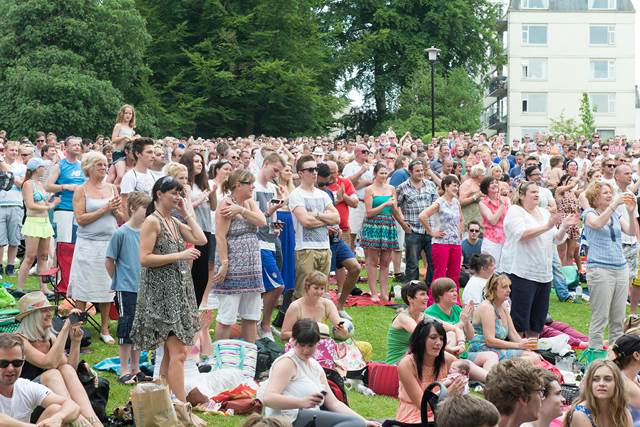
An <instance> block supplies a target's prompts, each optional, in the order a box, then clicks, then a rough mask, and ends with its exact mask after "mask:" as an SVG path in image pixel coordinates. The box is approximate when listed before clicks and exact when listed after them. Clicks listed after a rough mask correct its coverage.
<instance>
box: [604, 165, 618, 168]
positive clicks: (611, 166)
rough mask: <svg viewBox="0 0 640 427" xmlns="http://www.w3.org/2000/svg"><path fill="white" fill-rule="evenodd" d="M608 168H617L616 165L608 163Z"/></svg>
mask: <svg viewBox="0 0 640 427" xmlns="http://www.w3.org/2000/svg"><path fill="white" fill-rule="evenodd" d="M606 166H607V167H608V168H615V167H616V165H606Z"/></svg>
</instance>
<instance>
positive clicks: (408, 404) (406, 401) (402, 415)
mask: <svg viewBox="0 0 640 427" xmlns="http://www.w3.org/2000/svg"><path fill="white" fill-rule="evenodd" d="M407 357H408V358H409V359H410V360H411V365H412V366H413V367H414V377H415V380H416V381H417V382H419V383H420V389H421V390H422V391H424V390H425V389H426V388H427V386H428V385H429V384H431V383H432V382H434V381H441V380H443V379H444V378H446V376H447V373H448V372H449V365H448V364H447V363H446V362H445V364H444V366H443V367H442V368H441V369H440V372H439V375H438V376H437V378H434V375H433V366H427V367H426V368H427V369H426V372H423V375H422V381H420V380H418V374H417V372H418V371H417V369H415V361H414V360H413V356H412V355H411V354H407V355H406V356H404V358H407ZM398 399H400V405H399V406H398V410H397V411H396V421H400V422H403V423H420V422H422V420H421V417H420V407H419V406H416V405H414V403H413V401H412V400H411V398H410V397H409V394H408V393H407V391H406V390H405V388H404V385H403V384H402V381H400V386H399V388H398ZM428 414H429V421H432V420H433V414H432V413H431V410H430V409H429V410H428Z"/></svg>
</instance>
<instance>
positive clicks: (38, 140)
mask: <svg viewBox="0 0 640 427" xmlns="http://www.w3.org/2000/svg"><path fill="white" fill-rule="evenodd" d="M36 142H44V139H36Z"/></svg>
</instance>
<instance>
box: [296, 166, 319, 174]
mask: <svg viewBox="0 0 640 427" xmlns="http://www.w3.org/2000/svg"><path fill="white" fill-rule="evenodd" d="M305 171H306V172H310V173H316V172H318V168H317V167H315V166H314V167H312V168H304V169H300V172H305Z"/></svg>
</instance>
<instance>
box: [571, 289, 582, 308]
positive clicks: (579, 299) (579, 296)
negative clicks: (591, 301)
mask: <svg viewBox="0 0 640 427" xmlns="http://www.w3.org/2000/svg"><path fill="white" fill-rule="evenodd" d="M573 302H574V303H575V304H580V303H581V302H582V286H581V285H580V284H578V286H577V287H576V297H575V299H574V300H573Z"/></svg>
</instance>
